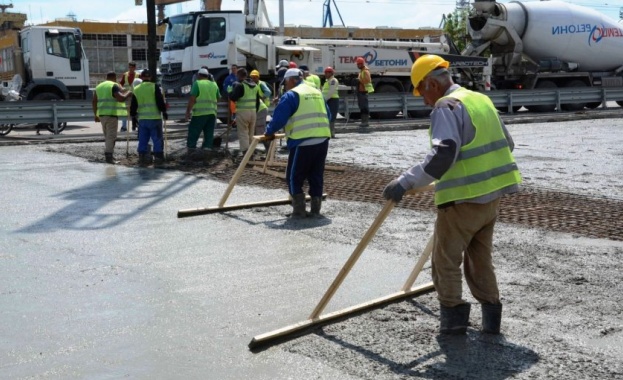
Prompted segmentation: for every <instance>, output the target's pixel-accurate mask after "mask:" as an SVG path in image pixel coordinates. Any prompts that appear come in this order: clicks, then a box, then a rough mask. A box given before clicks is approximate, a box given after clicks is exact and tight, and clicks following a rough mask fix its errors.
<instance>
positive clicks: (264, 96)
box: [257, 81, 270, 112]
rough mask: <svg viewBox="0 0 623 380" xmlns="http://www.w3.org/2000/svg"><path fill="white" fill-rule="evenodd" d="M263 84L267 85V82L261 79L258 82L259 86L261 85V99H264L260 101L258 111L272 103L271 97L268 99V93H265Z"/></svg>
mask: <svg viewBox="0 0 623 380" xmlns="http://www.w3.org/2000/svg"><path fill="white" fill-rule="evenodd" d="M262 85H266V83H265V82H262V81H259V82H258V84H257V87H259V90H258V91H259V93H260V99H261V100H262V101H261V102H260V108H259V109H258V110H257V112H260V111H263V110H266V109H268V105H269V104H270V99H268V97H267V96H266V94H265V93H264V90H262Z"/></svg>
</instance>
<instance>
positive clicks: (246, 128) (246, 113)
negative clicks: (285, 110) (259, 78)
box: [229, 68, 261, 154]
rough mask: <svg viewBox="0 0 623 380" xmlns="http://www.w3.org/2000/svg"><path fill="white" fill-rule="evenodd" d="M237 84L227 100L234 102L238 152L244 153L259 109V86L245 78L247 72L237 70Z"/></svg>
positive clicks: (251, 137)
mask: <svg viewBox="0 0 623 380" xmlns="http://www.w3.org/2000/svg"><path fill="white" fill-rule="evenodd" d="M237 74H238V82H237V83H236V84H235V85H234V89H233V90H232V91H231V93H230V94H229V99H230V100H232V101H234V102H236V114H237V115H236V128H237V131H238V141H239V143H240V152H241V153H242V154H244V153H246V151H247V149H249V144H250V143H251V141H252V140H253V136H254V134H255V121H256V120H257V111H258V109H259V104H260V103H261V101H260V93H259V88H260V87H259V86H258V85H257V84H256V83H255V82H254V81H252V80H251V79H249V78H247V70H246V69H243V68H240V69H238V73H237Z"/></svg>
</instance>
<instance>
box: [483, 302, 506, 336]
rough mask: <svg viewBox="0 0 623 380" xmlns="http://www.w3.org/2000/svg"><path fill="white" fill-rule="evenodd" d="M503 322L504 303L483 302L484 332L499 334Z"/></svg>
mask: <svg viewBox="0 0 623 380" xmlns="http://www.w3.org/2000/svg"><path fill="white" fill-rule="evenodd" d="M501 322H502V304H499V305H494V304H492V303H483V304H482V332H483V333H486V334H499V333H500V324H501Z"/></svg>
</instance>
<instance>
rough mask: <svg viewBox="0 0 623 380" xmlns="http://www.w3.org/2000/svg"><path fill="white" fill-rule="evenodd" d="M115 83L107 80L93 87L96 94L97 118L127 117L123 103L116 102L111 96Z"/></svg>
mask: <svg viewBox="0 0 623 380" xmlns="http://www.w3.org/2000/svg"><path fill="white" fill-rule="evenodd" d="M114 86H118V84H117V83H115V82H113V81H110V80H107V81H104V82H102V83H100V84H98V85H97V87H95V94H97V116H117V117H119V116H128V110H127V109H126V108H125V103H124V102H120V101H117V99H115V98H114V97H113V96H112V89H113V87H114Z"/></svg>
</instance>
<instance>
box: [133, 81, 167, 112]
mask: <svg viewBox="0 0 623 380" xmlns="http://www.w3.org/2000/svg"><path fill="white" fill-rule="evenodd" d="M134 96H135V97H136V102H137V103H138V109H137V113H138V119H139V120H160V119H161V115H160V110H159V109H158V105H157V104H156V84H155V83H154V82H142V83H141V84H139V85H138V86H136V87H135V88H134Z"/></svg>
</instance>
